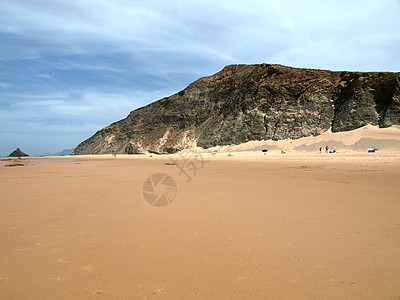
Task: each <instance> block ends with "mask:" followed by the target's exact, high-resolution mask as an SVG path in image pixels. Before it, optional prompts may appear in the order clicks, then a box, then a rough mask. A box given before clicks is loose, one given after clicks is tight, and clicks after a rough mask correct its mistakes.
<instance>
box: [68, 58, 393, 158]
mask: <svg viewBox="0 0 400 300" xmlns="http://www.w3.org/2000/svg"><path fill="white" fill-rule="evenodd" d="M399 76H400V73H377V72H373V73H372V72H371V73H365V72H364V73H361V72H331V71H324V70H309V69H296V68H290V67H285V66H280V65H268V64H261V65H232V66H227V67H225V68H224V69H223V70H222V71H220V72H218V73H217V74H215V75H212V76H210V77H204V78H201V79H199V80H197V81H195V82H194V83H192V84H190V85H189V86H188V87H187V88H186V89H185V90H183V91H181V92H179V93H177V94H175V95H172V96H170V97H167V98H164V99H161V100H158V101H156V102H153V103H151V104H149V105H147V106H145V107H142V108H139V109H136V110H134V111H132V112H131V113H130V114H129V115H128V116H127V117H126V118H125V119H123V120H121V121H118V122H116V123H113V124H111V125H110V126H107V127H105V128H103V129H101V130H99V131H98V132H97V133H96V134H95V135H93V136H92V137H91V138H89V139H87V140H85V141H84V142H82V143H81V144H80V145H79V146H78V147H77V148H76V149H75V151H74V153H75V154H100V153H128V154H133V153H138V152H143V151H147V150H150V151H156V152H175V151H177V150H180V149H183V148H186V147H188V146H190V145H197V146H200V147H204V148H208V147H212V146H216V145H228V144H239V143H244V142H247V141H251V140H269V139H272V140H281V139H288V138H291V139H297V138H301V137H306V136H310V135H319V134H321V133H323V132H325V131H327V130H328V129H329V128H332V131H333V132H338V131H348V130H353V129H356V128H359V127H362V126H364V125H367V124H373V125H379V126H380V127H389V126H391V125H394V124H400V81H399Z"/></svg>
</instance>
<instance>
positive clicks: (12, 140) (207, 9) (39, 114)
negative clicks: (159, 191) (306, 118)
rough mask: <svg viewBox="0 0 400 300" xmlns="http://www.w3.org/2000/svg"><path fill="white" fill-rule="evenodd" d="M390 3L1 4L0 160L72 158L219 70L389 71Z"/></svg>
mask: <svg viewBox="0 0 400 300" xmlns="http://www.w3.org/2000/svg"><path fill="white" fill-rule="evenodd" d="M399 49H400V0H373V1H372V0H335V1H331V0H324V1H321V0H286V1H285V0H280V1H276V0H271V1H270V0H264V1H261V0H259V1H256V0H246V1H236V0H229V1H228V0H220V1H218V0H213V1H210V0H201V1H200V0H198V1H193V0H186V1H184V0H169V1H161V0H68V1H65V0H47V1H44V0H43V1H42V0H1V1H0V156H6V155H8V154H10V153H11V152H12V151H13V150H14V149H16V148H17V147H20V148H21V150H22V151H24V152H25V153H28V154H30V155H40V154H44V153H46V152H50V153H53V152H58V151H60V150H63V149H66V148H74V147H76V146H77V145H78V144H79V143H80V142H82V141H83V140H85V139H86V138H89V137H90V136H92V135H93V134H94V133H95V132H96V131H97V130H99V129H101V128H103V127H105V126H107V125H109V124H111V123H113V122H115V121H118V120H120V119H123V118H125V117H126V116H127V115H128V114H129V112H130V111H132V110H134V109H136V108H139V107H141V106H144V105H146V104H148V103H151V102H153V101H155V100H158V99H161V98H163V97H166V96H169V95H171V94H174V93H176V92H178V91H180V90H182V89H184V88H185V87H186V86H187V85H189V84H190V83H191V82H193V81H195V80H197V79H198V78H200V77H203V76H209V75H212V74H214V73H216V72H218V71H220V70H221V69H222V68H223V67H224V66H225V65H229V64H257V63H274V64H282V65H287V66H292V67H303V68H317V69H328V70H336V71H341V70H348V71H393V72H399V71H400V55H399V53H400V50H399Z"/></svg>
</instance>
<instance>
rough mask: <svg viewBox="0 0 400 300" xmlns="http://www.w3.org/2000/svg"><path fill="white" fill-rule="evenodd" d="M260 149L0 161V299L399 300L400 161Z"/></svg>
mask: <svg viewBox="0 0 400 300" xmlns="http://www.w3.org/2000/svg"><path fill="white" fill-rule="evenodd" d="M258 154H259V156H258V157H256V156H255V155H253V156H252V157H250V158H241V157H239V156H234V157H226V156H224V155H222V154H221V155H220V156H216V157H212V156H211V155H210V157H208V158H207V160H208V161H207V162H206V163H205V164H204V168H202V169H199V170H197V172H196V175H195V176H194V175H193V172H189V174H190V176H191V180H190V182H188V180H187V178H186V177H185V176H184V175H183V174H181V175H179V168H178V167H177V166H176V165H165V164H164V163H166V162H168V163H171V161H170V158H169V157H166V156H164V157H153V158H150V157H143V156H142V157H137V156H136V157H134V158H133V159H130V158H129V159H128V157H126V156H119V157H117V158H111V157H106V156H104V157H76V158H73V159H70V160H69V161H68V160H67V161H65V160H64V161H56V160H54V161H52V160H51V159H48V158H46V161H47V163H42V164H35V165H28V166H24V167H8V168H0V207H1V218H0V298H1V299H91V298H102V299H132V298H139V299H145V298H148V299H158V298H160V297H161V298H166V299H189V298H192V297H193V296H200V298H206V299H222V298H225V299H231V298H232V299H235V298H237V299H262V298H263V299H268V298H269V299H338V298H339V299H398V298H399V297H400V259H399V255H400V252H399V249H400V218H399V215H400V200H399V193H400V185H399V184H398V182H399V178H400V168H399V167H400V157H399V156H398V155H396V154H395V153H392V154H391V155H384V152H381V153H375V154H376V155H375V154H374V155H372V156H368V155H366V154H365V155H364V156H360V157H357V156H354V155H348V156H346V155H345V154H343V153H340V156H335V155H329V154H327V155H325V154H323V155H320V154H319V153H311V154H310V153H309V154H307V155H303V156H302V155H298V156H296V155H293V156H290V155H292V154H290V153H287V154H289V156H278V155H277V156H263V155H260V153H258ZM177 158H178V155H175V156H174V159H177ZM197 159H199V157H198V158H197ZM30 160H31V161H35V159H33V158H30ZM178 163H182V159H181V160H180V161H179V162H178ZM186 167H187V166H186ZM156 172H167V173H169V174H171V176H172V177H173V178H174V179H175V181H176V183H177V186H178V192H177V196H176V198H175V200H174V202H173V203H172V204H171V205H169V206H167V207H164V208H155V207H152V206H150V205H149V204H147V202H145V201H144V199H143V197H142V194H141V188H142V185H143V183H144V181H145V179H146V177H147V176H148V175H150V174H152V173H156Z"/></svg>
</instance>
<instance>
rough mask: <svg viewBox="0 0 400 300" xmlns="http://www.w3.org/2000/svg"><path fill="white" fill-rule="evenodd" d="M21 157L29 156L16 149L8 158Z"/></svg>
mask: <svg viewBox="0 0 400 300" xmlns="http://www.w3.org/2000/svg"><path fill="white" fill-rule="evenodd" d="M22 156H29V155H28V154H26V153H24V152H22V151H21V149H19V148H17V149H16V150H14V151H13V152H12V153H11V154H10V155H9V156H8V157H22Z"/></svg>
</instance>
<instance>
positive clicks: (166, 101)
mask: <svg viewBox="0 0 400 300" xmlns="http://www.w3.org/2000/svg"><path fill="white" fill-rule="evenodd" d="M170 102H171V99H168V98H167V99H165V100H164V101H160V105H162V106H164V108H166V107H167V106H168V105H169V103H170Z"/></svg>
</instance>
